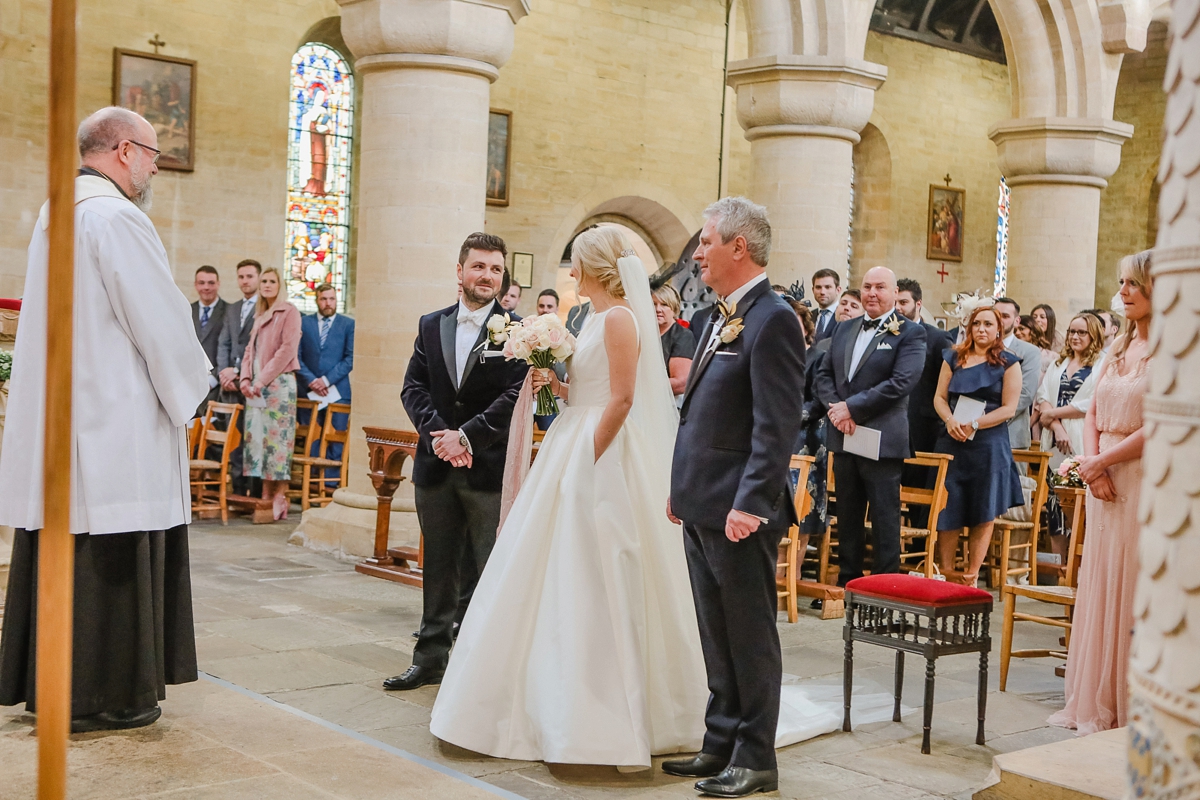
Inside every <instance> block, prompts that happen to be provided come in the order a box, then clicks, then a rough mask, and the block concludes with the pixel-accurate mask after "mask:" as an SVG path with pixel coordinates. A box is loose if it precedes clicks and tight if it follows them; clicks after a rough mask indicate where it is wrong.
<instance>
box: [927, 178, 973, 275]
mask: <svg viewBox="0 0 1200 800" xmlns="http://www.w3.org/2000/svg"><path fill="white" fill-rule="evenodd" d="M966 205H967V190H966V189H952V188H950V187H949V186H934V185H930V187H929V226H928V228H926V231H925V237H926V239H925V241H926V244H925V257H926V258H928V259H931V260H933V261H962V260H963V219H964V218H965V210H966Z"/></svg>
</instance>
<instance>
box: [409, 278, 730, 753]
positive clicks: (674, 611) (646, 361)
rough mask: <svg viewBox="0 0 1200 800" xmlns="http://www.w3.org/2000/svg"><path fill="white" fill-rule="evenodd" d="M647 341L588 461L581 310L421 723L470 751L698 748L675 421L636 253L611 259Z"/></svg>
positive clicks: (603, 361) (592, 405) (602, 355)
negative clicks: (566, 390) (675, 509)
mask: <svg viewBox="0 0 1200 800" xmlns="http://www.w3.org/2000/svg"><path fill="white" fill-rule="evenodd" d="M620 266H621V273H622V278H623V282H624V283H625V285H626V287H627V288H626V292H627V295H628V296H629V299H630V302H631V305H632V306H633V308H634V310H635V311H634V319H635V322H637V324H638V329H639V339H640V341H641V349H642V352H641V354H640V356H639V364H638V375H637V383H636V388H635V399H634V404H633V408H632V409H631V411H630V413H629V416H628V417H627V419H626V421H625V424H624V425H623V426H622V428H621V430H620V431H619V432H618V433H617V436H616V438H615V439H614V440H613V443H612V445H611V446H610V447H609V448H608V449H607V450H606V451H605V452H604V455H602V456H601V457H600V459H599V461H596V460H595V456H594V447H593V435H594V433H595V430H596V425H597V423H598V422H599V420H600V416H601V414H602V413H603V410H604V407H605V405H606V404H607V403H608V400H609V397H610V393H609V379H608V354H607V352H606V348H605V345H604V327H605V324H606V321H607V320H608V319H609V318H610V317H612V315H614V314H628V313H631V312H630V310H629V309H627V308H624V307H616V308H612V309H609V310H608V311H605V312H602V313H599V314H592V315H591V317H590V318H589V319H588V321H587V323H586V326H585V327H584V329H583V331H582V332H581V334H580V337H579V341H578V343H577V349H576V352H575V355H574V356H573V357H572V358H571V359H570V361H569V363H568V372H569V376H570V385H571V387H570V402H569V404H568V405H567V407H566V408H565V409H564V410H563V412H562V413H561V414H560V415H559V417H558V418H557V419H556V420H555V422H554V425H552V426H551V428H550V430H549V432H548V433H547V435H546V438H545V441H544V442H543V443H542V446H541V449H540V450H539V452H538V456H537V460H536V461H535V462H534V464H533V468H532V470H531V471H530V472H529V475H528V477H527V479H526V480H525V482H524V483H523V484H522V485H521V490H520V493H519V494H518V495H517V497H516V500H515V502H514V503H513V506H512V509H511V511H510V512H509V514H508V516H507V518H506V519H505V521H504V523H503V526H502V528H501V530H500V532H499V535H498V537H497V540H496V546H495V549H494V550H493V551H492V554H491V557H490V558H489V560H488V563H487V566H486V568H485V569H484V571H483V575H482V576H481V577H480V579H479V584H478V586H477V588H476V589H475V594H474V597H473V599H472V601H471V605H470V608H469V609H468V610H467V614H466V618H465V619H464V620H463V623H462V629H461V631H460V633H459V636H458V641H457V643H456V644H455V647H454V651H453V652H452V654H451V656H450V663H449V666H448V668H447V670H446V675H445V677H444V679H443V681H442V686H441V689H440V691H439V692H438V698H437V702H436V704H435V705H434V707H433V718H432V721H431V723H430V730H431V731H432V732H433V734H434V735H435V736H437V737H438V738H439V739H442V740H444V741H447V742H451V743H453V744H456V745H458V746H460V747H464V748H467V749H468V750H473V751H475V752H479V753H486V754H488V755H492V756H498V757H501V758H512V759H520V760H527V761H549V762H556V763H570V764H609V765H615V766H627V767H647V766H649V765H650V756H651V755H652V754H654V755H657V754H665V753H678V752H696V751H698V750H699V749H700V745H701V742H702V739H703V736H704V710H705V706H706V704H707V702H708V687H707V682H706V678H705V671H704V659H703V655H702V653H701V649H700V636H699V632H698V628H697V624H696V610H695V605H694V603H693V601H692V592H691V586H690V583H689V580H688V571H687V562H686V560H685V557H684V552H683V538H682V531H681V530H680V529H679V527H678V526H676V525H672V524H671V523H670V522H668V520H667V519H666V515H665V508H666V498H667V495H668V491H669V482H670V461H671V456H672V451H673V449H674V438H675V430H676V427H677V424H678V419H677V416H676V411H675V405H674V398H673V397H672V396H671V389H670V383H669V381H668V379H667V374H666V368H665V366H664V365H663V361H662V356H661V350H660V347H659V343H658V337H657V333H658V329H657V327H656V326H655V320H654V316H653V306H652V305H651V303H650V296H649V285H648V282H647V279H646V275H645V272H644V270H643V269H642V267H641V262H640V261H638V260H637V259H636V258H622V259H621V264H620Z"/></svg>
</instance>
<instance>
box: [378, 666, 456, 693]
mask: <svg viewBox="0 0 1200 800" xmlns="http://www.w3.org/2000/svg"><path fill="white" fill-rule="evenodd" d="M445 672H446V671H445V670H444V669H433V668H431V667H418V666H417V665H416V664H413V665H412V666H411V667H409V668H408V669H406V670H404V674H403V675H397V676H396V677H394V678H388V679H387V680H386V681H384V682H383V688H385V689H388V690H390V691H403V690H406V689H416V688H417V687H418V686H425V685H427V684H431V683H433V684H437V683H441V682H442V675H444V674H445Z"/></svg>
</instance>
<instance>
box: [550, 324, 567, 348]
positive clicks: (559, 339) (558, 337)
mask: <svg viewBox="0 0 1200 800" xmlns="http://www.w3.org/2000/svg"><path fill="white" fill-rule="evenodd" d="M569 335H570V334H568V333H567V329H566V328H563V327H561V326H559V327H554V326H552V327H551V328H550V330H549V331H548V332H547V334H546V336H547V338H548V339H549V341H550V349H551V350H557V349H558V348H560V347H562V346H563V344H565V343H566V341H567V336H569Z"/></svg>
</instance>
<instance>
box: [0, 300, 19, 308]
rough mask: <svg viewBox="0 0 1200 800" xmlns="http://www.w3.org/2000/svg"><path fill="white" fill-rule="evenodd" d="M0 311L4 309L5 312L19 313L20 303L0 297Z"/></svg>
mask: <svg viewBox="0 0 1200 800" xmlns="http://www.w3.org/2000/svg"><path fill="white" fill-rule="evenodd" d="M0 309H4V310H5V311H20V310H21V301H20V300H10V299H7V298H3V297H0Z"/></svg>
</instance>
